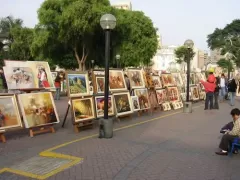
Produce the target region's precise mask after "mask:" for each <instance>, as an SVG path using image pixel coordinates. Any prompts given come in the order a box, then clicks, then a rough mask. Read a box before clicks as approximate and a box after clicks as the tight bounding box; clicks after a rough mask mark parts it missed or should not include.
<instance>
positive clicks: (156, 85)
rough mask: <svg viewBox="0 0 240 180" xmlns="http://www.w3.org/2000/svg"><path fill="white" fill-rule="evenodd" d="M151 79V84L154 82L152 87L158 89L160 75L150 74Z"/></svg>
mask: <svg viewBox="0 0 240 180" xmlns="http://www.w3.org/2000/svg"><path fill="white" fill-rule="evenodd" d="M152 81H153V84H154V87H155V88H156V89H159V88H162V83H161V80H160V76H155V75H154V76H152Z"/></svg>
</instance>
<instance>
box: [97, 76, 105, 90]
mask: <svg viewBox="0 0 240 180" xmlns="http://www.w3.org/2000/svg"><path fill="white" fill-rule="evenodd" d="M104 88H105V77H103V76H96V93H104Z"/></svg>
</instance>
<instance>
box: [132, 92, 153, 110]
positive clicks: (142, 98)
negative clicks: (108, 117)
mask: <svg viewBox="0 0 240 180" xmlns="http://www.w3.org/2000/svg"><path fill="white" fill-rule="evenodd" d="M140 91H142V92H140ZM143 93H144V94H143ZM134 95H135V96H137V97H138V101H139V105H140V110H146V109H150V108H151V104H150V99H149V94H148V89H147V88H142V89H134ZM140 95H141V96H143V97H140ZM146 100H147V102H146ZM141 101H142V103H141ZM144 101H145V102H144ZM146 103H147V107H143V106H146Z"/></svg>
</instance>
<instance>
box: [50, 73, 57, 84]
mask: <svg viewBox="0 0 240 180" xmlns="http://www.w3.org/2000/svg"><path fill="white" fill-rule="evenodd" d="M57 74H58V72H51V75H52V80H53V82H55V79H56V77H57Z"/></svg>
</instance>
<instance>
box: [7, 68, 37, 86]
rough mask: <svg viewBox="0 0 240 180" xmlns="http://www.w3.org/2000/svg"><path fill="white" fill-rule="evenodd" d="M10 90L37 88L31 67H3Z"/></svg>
mask: <svg viewBox="0 0 240 180" xmlns="http://www.w3.org/2000/svg"><path fill="white" fill-rule="evenodd" d="M3 69H4V75H5V78H6V82H7V86H8V89H29V88H37V86H36V84H35V80H34V73H33V71H32V69H31V68H29V67H3Z"/></svg>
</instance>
